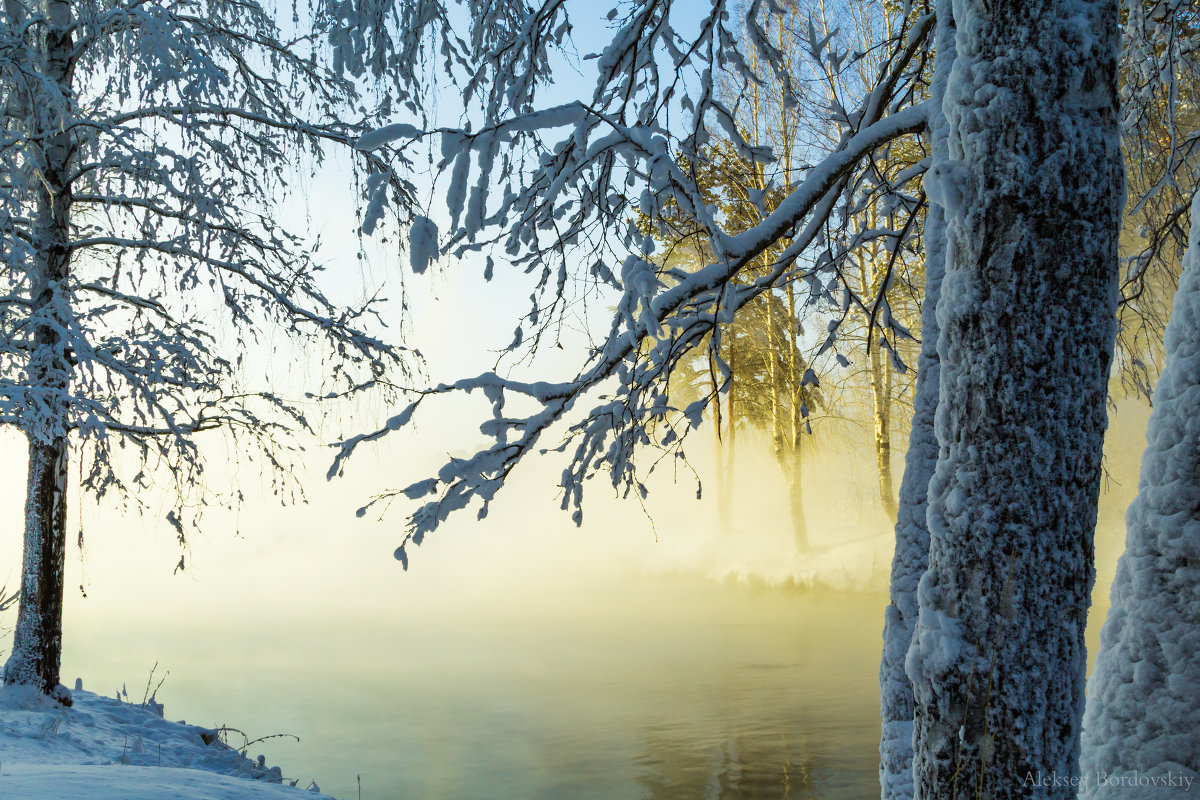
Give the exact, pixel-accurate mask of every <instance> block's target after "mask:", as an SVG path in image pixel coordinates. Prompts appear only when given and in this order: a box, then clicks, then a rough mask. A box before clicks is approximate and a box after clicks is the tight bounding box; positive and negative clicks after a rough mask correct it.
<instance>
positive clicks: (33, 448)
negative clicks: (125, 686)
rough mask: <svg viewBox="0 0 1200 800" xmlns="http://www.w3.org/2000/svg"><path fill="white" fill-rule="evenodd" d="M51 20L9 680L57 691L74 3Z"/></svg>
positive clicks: (30, 122)
mask: <svg viewBox="0 0 1200 800" xmlns="http://www.w3.org/2000/svg"><path fill="white" fill-rule="evenodd" d="M46 11H47V17H48V18H49V21H50V25H49V27H48V29H47V30H46V31H45V33H44V34H43V36H44V38H43V40H42V42H41V46H40V50H41V54H42V56H43V57H44V59H45V71H44V73H43V74H44V77H45V79H46V80H45V81H44V83H43V82H36V81H33V80H29V81H27V82H26V83H25V84H24V86H22V87H20V88H19V89H18V90H17V92H19V93H21V94H22V97H21V99H20V100H19V103H20V104H21V105H22V106H23V111H24V115H25V119H26V125H27V126H28V129H29V131H30V139H31V140H33V141H35V142H36V141H38V140H39V139H40V140H42V141H43V142H44V144H42V145H41V146H40V147H39V146H37V145H34V147H33V148H31V150H32V152H33V154H34V160H35V162H40V163H35V164H32V165H30V167H29V173H30V175H29V178H30V179H31V180H36V182H37V183H36V190H35V194H36V205H35V206H34V209H33V213H34V214H35V215H36V216H35V219H34V224H33V242H32V244H33V250H34V258H33V263H32V265H31V270H32V275H31V278H32V281H31V284H32V291H31V307H32V310H33V312H34V317H33V318H34V319H35V320H36V322H35V324H34V325H33V331H32V342H31V347H32V351H31V353H30V357H29V373H28V374H29V379H30V383H31V384H32V387H33V388H34V389H35V390H36V392H35V393H34V394H33V397H34V398H35V399H34V403H35V407H36V408H35V410H34V411H33V412H32V413H30V414H29V415H28V417H27V418H26V421H25V423H24V427H25V435H26V437H27V438H28V440H29V473H28V475H29V477H28V482H27V484H26V499H25V544H24V554H23V559H24V560H23V566H22V573H21V597H20V609H19V611H18V615H17V626H16V629H15V631H14V634H13V650H12V654H11V655H10V656H9V660H8V662H7V663H6V665H5V668H4V681H5V683H23V684H33V685H36V686H38V687H39V688H40V689H41V690H42V691H44V692H46V693H48V694H50V693H56V692H58V694H59V696H60V698H61V699H63V700H64V701H68V702H69V695H67V694H66V693H65V692H63V691H59V690H58V686H59V666H60V660H61V654H62V601H63V570H64V566H65V549H66V548H65V542H66V486H67V453H68V448H69V445H68V441H67V433H68V420H67V413H68V412H67V399H66V394H67V391H68V389H69V381H70V370H71V366H70V363H69V361H68V359H69V354H68V353H67V351H66V348H65V347H64V346H63V344H62V336H63V333H64V332H65V331H66V330H67V327H68V324H69V323H68V320H69V319H70V300H69V296H68V288H67V286H66V283H67V281H68V278H69V277H70V260H71V252H70V248H69V247H68V242H69V241H70V207H71V200H72V195H71V186H70V183H69V181H70V172H71V161H72V158H73V155H74V139H73V136H74V133H73V131H72V130H70V128H69V127H68V126H67V125H66V119H65V117H64V115H65V114H66V113H67V110H68V109H69V108H71V101H72V88H71V81H72V65H71V51H72V41H71V33H70V31H71V21H72V20H71V4H70V3H69V2H68V1H67V0H50V2H48V3H47V4H46Z"/></svg>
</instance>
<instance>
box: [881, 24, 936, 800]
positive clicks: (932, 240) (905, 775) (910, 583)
mask: <svg viewBox="0 0 1200 800" xmlns="http://www.w3.org/2000/svg"><path fill="white" fill-rule="evenodd" d="M937 15H938V18H937V31H936V33H935V36H936V40H935V41H936V54H935V57H934V74H933V83H932V86H931V87H930V95H931V98H932V102H931V106H930V112H929V124H928V126H927V134H926V135H927V137H928V139H929V144H930V150H931V153H932V158H933V161H934V163H944V162H945V161H947V160H948V159H949V156H948V152H949V138H948V137H949V131H948V130H947V126H946V115H945V114H944V113H943V111H942V102H941V101H942V98H943V97H944V96H945V94H946V82H947V80H948V79H949V77H950V67H951V65H952V64H953V62H954V14H953V8H952V6H951V0H939V2H938V4H937ZM923 238H924V241H925V295H924V305H922V307H921V352H920V354H919V355H918V357H917V385H916V389H915V393H914V396H913V421H912V430H911V431H910V432H909V437H908V450H907V451H906V452H905V455H904V477H903V478H902V479H901V481H900V504H899V508H898V509H897V521H896V550H895V554H894V556H893V557H892V576H891V582H890V586H889V593H890V596H891V602H890V603H889V604H888V607H887V610H886V611H885V612H884V623H883V655H882V658H881V661H880V665H879V696H880V717H881V720H882V735H881V737H880V740H879V786H880V792H881V797H882V800H912V796H913V715H914V713H915V711H914V709H915V705H914V702H913V688H912V682H911V681H910V680H909V679H908V676H907V675H906V674H905V672H904V661H905V657H906V656H907V654H908V648H909V645H910V644H911V643H912V636H913V629H914V628H915V627H916V624H917V582H918V581H919V580H920V579H921V575H923V574H924V573H925V570H926V569H927V568H928V566H929V527H928V524H927V523H926V519H925V511H926V497H927V493H928V490H929V479H930V478H931V477H932V476H933V470H934V467H935V466H936V465H937V457H938V442H937V436H936V435H935V433H934V417H935V415H936V413H937V404H938V386H939V383H940V380H939V373H940V371H941V361H940V359H939V358H938V351H937V341H938V322H937V313H936V311H937V304H938V299H939V298H940V297H941V293H942V277H943V275H945V272H946V225H945V209H944V208H943V207H942V205H941V203H939V202H936V201H933V200H930V202H929V206H928V210H927V211H926V214H925V230H924V234H923Z"/></svg>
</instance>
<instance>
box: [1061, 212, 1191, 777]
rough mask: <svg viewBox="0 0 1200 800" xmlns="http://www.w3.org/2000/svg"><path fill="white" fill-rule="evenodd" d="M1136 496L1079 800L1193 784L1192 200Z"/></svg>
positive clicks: (1096, 680) (1092, 705)
mask: <svg viewBox="0 0 1200 800" xmlns="http://www.w3.org/2000/svg"><path fill="white" fill-rule="evenodd" d="M1190 238H1191V243H1190V247H1189V249H1188V254H1187V257H1186V258H1185V259H1184V265H1183V274H1182V276H1181V277H1180V280H1179V289H1178V291H1177V292H1176V294H1175V306H1174V311H1173V312H1172V314H1171V321H1170V323H1169V324H1168V325H1167V333H1166V363H1165V366H1164V368H1163V372H1162V375H1161V377H1160V378H1159V380H1158V385H1157V387H1156V388H1155V390H1154V411H1153V413H1152V414H1151V416H1150V425H1149V428H1148V429H1147V431H1146V443H1147V444H1146V453H1145V455H1144V456H1143V457H1142V476H1141V484H1140V486H1139V487H1138V496H1137V498H1136V499H1135V500H1134V502H1133V504H1132V505H1131V506H1130V507H1129V513H1128V515H1127V516H1126V524H1127V534H1126V540H1125V553H1124V554H1123V555H1122V556H1121V560H1120V562H1119V563H1118V565H1117V575H1116V578H1115V580H1114V581H1113V586H1112V606H1111V608H1110V610H1109V612H1108V619H1107V620H1106V621H1105V624H1104V630H1103V631H1102V632H1101V634H1100V654H1099V656H1098V657H1097V659H1096V669H1095V671H1094V672H1093V673H1092V679H1091V681H1090V682H1089V684H1088V702H1087V714H1086V716H1085V717H1084V730H1083V757H1082V766H1083V777H1084V779H1085V784H1084V791H1083V792H1082V794H1083V795H1084V796H1085V797H1088V798H1097V799H1098V798H1122V800H1124V798H1142V797H1145V798H1150V797H1175V796H1182V795H1183V794H1184V793H1185V792H1186V791H1187V789H1188V788H1189V787H1192V785H1193V784H1198V785H1197V786H1196V787H1194V788H1200V481H1198V480H1197V476H1198V475H1200V196H1197V197H1196V199H1194V200H1193V201H1192V232H1191V237H1190Z"/></svg>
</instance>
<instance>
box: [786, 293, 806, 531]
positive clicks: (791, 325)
mask: <svg viewBox="0 0 1200 800" xmlns="http://www.w3.org/2000/svg"><path fill="white" fill-rule="evenodd" d="M787 298H788V373H789V380H788V389H789V392H790V396H789V398H788V403H789V406H790V410H791V412H792V413H791V427H790V430H789V433H790V434H791V435H790V437H789V444H790V449H789V453H788V457H789V460H790V463H791V466H790V468H789V469H788V471H787V475H788V487H787V488H788V510H789V511H790V512H791V515H792V539H793V541H794V542H795V545H796V552H797V553H803V552H805V551H807V550H808V523H807V521H806V520H805V518H804V480H803V479H804V459H803V453H802V451H801V446H802V444H803V441H804V440H803V438H802V437H803V436H804V418H803V415H802V414H801V413H800V406H801V405H802V404H803V402H804V391H803V388H802V387H801V386H800V382H801V380H802V379H803V377H804V371H803V370H802V369H801V368H800V348H799V341H798V340H799V336H800V332H799V331H798V330H797V325H798V323H797V320H796V292H795V290H794V288H793V287H792V285H791V284H790V283H789V284H788V287H787Z"/></svg>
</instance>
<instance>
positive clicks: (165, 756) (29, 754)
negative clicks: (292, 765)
mask: <svg viewBox="0 0 1200 800" xmlns="http://www.w3.org/2000/svg"><path fill="white" fill-rule="evenodd" d="M72 694H73V696H74V705H73V706H71V707H70V708H66V707H63V706H61V705H59V704H58V703H56V702H54V701H52V700H49V699H47V698H45V697H43V696H42V695H40V694H39V693H37V692H35V691H32V690H29V689H26V688H22V687H8V686H6V687H2V688H0V798H4V800H286V798H295V799H296V800H301V798H303V799H304V800H313V799H314V798H321V797H325V795H321V794H317V793H316V791H317V790H316V788H315V787H312V791H304V788H303V787H300V786H297V787H293V786H291V785H289V784H290V781H287V780H284V779H283V777H282V776H281V775H280V772H279V769H278V768H277V767H267V766H266V760H265V759H264V758H263V757H262V756H258V757H257V758H256V759H253V760H252V759H251V758H246V757H245V756H243V755H242V753H241V752H240V751H239V750H237V749H235V748H234V747H230V746H229V745H227V744H225V743H224V742H223V741H222V740H221V737H220V736H219V735H218V732H217V731H215V730H213V729H209V728H202V727H198V726H195V725H188V724H186V723H184V722H182V721H181V722H170V721H168V720H166V719H164V718H163V717H161V716H159V714H160V713H161V710H162V706H160V705H157V704H153V703H152V702H151V703H147V704H146V707H143V706H142V704H140V703H136V702H134V703H129V702H123V701H120V700H116V699H113V698H108V697H100V696H98V695H95V694H93V693H91V692H87V691H82V690H76V691H75V692H73V693H72ZM226 738H228V739H229V740H230V741H231V743H232V744H235V745H237V744H240V736H239V734H237V733H231V734H229V735H228V736H227V737H226ZM250 752H251V753H253V750H251V751H250Z"/></svg>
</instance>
